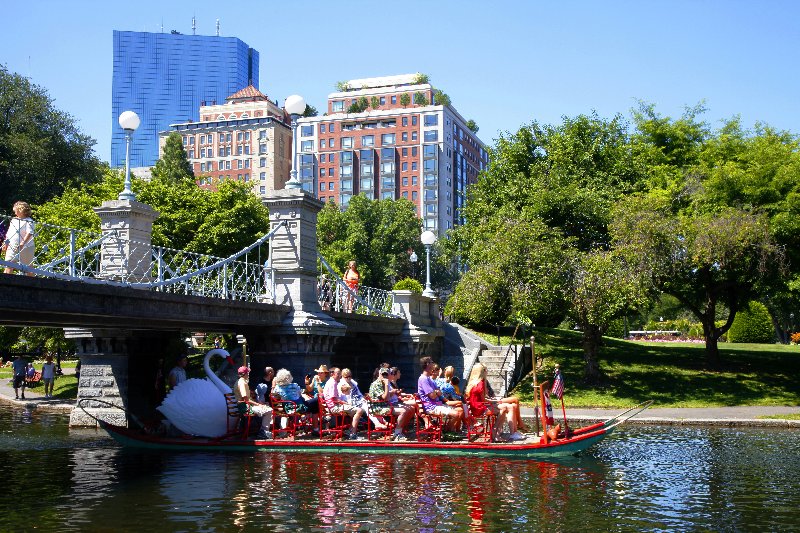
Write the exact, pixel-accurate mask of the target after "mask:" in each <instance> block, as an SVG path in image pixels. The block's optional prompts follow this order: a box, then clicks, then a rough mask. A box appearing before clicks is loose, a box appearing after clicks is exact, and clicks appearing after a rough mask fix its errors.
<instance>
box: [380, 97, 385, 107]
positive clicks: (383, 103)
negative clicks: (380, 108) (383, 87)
mask: <svg viewBox="0 0 800 533" xmlns="http://www.w3.org/2000/svg"><path fill="white" fill-rule="evenodd" d="M381 105H386V97H385V96H381Z"/></svg>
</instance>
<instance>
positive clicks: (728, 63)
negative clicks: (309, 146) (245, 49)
mask: <svg viewBox="0 0 800 533" xmlns="http://www.w3.org/2000/svg"><path fill="white" fill-rule="evenodd" d="M2 13H3V18H4V21H5V24H4V29H3V31H2V32H0V64H4V65H5V66H6V67H7V68H8V69H9V70H10V71H12V72H16V73H18V74H21V75H23V76H26V77H28V78H30V80H31V81H32V82H33V83H35V84H37V85H39V86H41V87H43V88H45V89H46V90H47V92H48V94H49V95H50V97H51V98H52V99H53V100H54V102H55V106H56V107H57V108H58V109H61V110H63V111H66V112H67V113H69V114H70V115H72V116H73V117H74V118H75V119H76V122H77V124H78V127H79V128H80V129H81V131H83V132H84V133H86V134H88V135H89V136H91V137H92V138H94V139H95V140H96V141H97V144H96V146H95V151H96V155H97V156H98V157H99V158H100V159H101V160H103V161H108V160H109V159H110V155H111V129H112V124H113V123H115V122H114V121H116V117H113V118H112V117H111V76H112V67H113V42H112V32H113V30H129V31H150V32H160V31H162V27H163V31H165V32H169V31H170V30H177V31H179V32H181V33H184V34H191V32H192V29H191V23H192V16H195V17H196V19H197V33H198V34H201V35H214V34H215V32H216V21H217V19H219V21H220V34H221V35H224V36H233V37H238V38H240V39H241V40H243V41H244V42H246V43H247V44H248V45H250V46H251V47H253V48H255V49H256V50H258V51H259V54H260V76H259V80H260V84H259V85H260V89H261V91H262V92H264V93H265V94H267V95H268V96H269V97H270V98H272V99H277V100H279V102H280V103H281V104H283V100H284V99H285V98H286V97H287V96H289V95H291V94H300V95H302V96H303V97H304V98H305V99H306V101H307V102H308V103H309V104H311V105H313V106H315V107H316V108H317V109H319V110H320V112H322V111H323V110H324V109H325V108H326V99H327V95H328V94H329V93H331V92H334V90H335V84H336V82H337V81H342V80H348V79H356V78H366V77H374V76H387V75H393V74H406V73H414V72H422V73H425V74H427V75H428V76H429V78H430V80H431V83H432V84H433V85H434V87H436V88H439V89H441V90H443V91H444V92H445V93H447V94H448V95H449V96H450V98H451V101H452V105H453V107H455V108H456V110H458V112H459V113H460V114H461V115H462V116H463V117H464V118H466V119H473V120H475V121H476V122H477V124H478V126H479V127H480V131H479V133H478V136H479V137H480V139H481V140H482V141H483V142H484V143H486V144H489V145H493V144H494V141H495V140H496V139H497V138H498V137H499V136H500V134H502V133H504V132H511V131H515V130H517V129H518V128H520V127H521V126H524V125H525V124H529V123H531V122H533V121H537V122H539V123H542V124H555V123H559V122H560V121H561V119H562V117H564V116H576V115H579V114H589V113H592V112H596V113H597V114H598V115H599V116H600V117H604V118H612V117H613V116H614V115H616V114H622V115H623V116H625V117H626V118H629V117H630V111H631V109H632V108H635V107H636V106H637V105H638V102H639V101H645V102H648V103H652V104H655V106H656V110H657V111H658V112H659V113H660V114H662V115H664V116H669V117H678V116H680V115H681V114H682V113H683V112H684V109H685V108H686V107H687V106H689V107H693V106H695V105H697V104H698V103H701V102H704V103H705V106H706V107H707V109H708V110H707V112H706V113H705V114H704V115H703V118H704V119H705V120H706V121H707V122H708V123H709V124H710V125H711V126H712V127H716V126H719V125H720V124H721V121H722V120H725V119H729V118H731V117H734V116H736V115H738V116H740V117H741V120H742V123H743V124H744V126H746V127H749V128H752V127H753V126H754V125H755V124H756V123H757V122H761V123H766V124H769V125H771V126H773V127H776V128H778V129H781V130H789V131H791V132H793V133H800V105H798V102H800V94H798V93H799V91H798V89H800V69H798V68H797V65H798V62H797V55H798V52H800V24H799V23H798V22H800V17H798V15H800V2H798V1H795V0H786V1H777V0H775V1H770V0H762V1H758V2H756V1H737V0H728V1H711V0H709V1H704V0H671V1H655V0H653V1H642V0H637V1H629V2H628V1H616V0H603V1H593V2H591V1H580V0H573V1H560V2H554V1H550V2H544V1H533V0H531V1H523V0H520V1H503V0H495V1H494V2H486V1H482V2H479V1H475V0H453V1H451V0H427V1H417V0H403V1H402V2H380V1H371V2H370V1H350V0H339V1H338V2H330V1H318V0H302V1H294V2H276V1H274V0H264V1H261V2H252V3H250V2H248V3H229V2H220V1H214V2H211V1H205V0H194V1H192V2H184V1H179V0H174V1H173V0H171V1H164V0H159V1H151V0H138V1H136V2H117V1H107V0H97V1H90V0H70V1H63V0H28V1H24V2H23V1H20V0H3V2H2Z"/></svg>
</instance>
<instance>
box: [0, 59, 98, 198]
mask: <svg viewBox="0 0 800 533" xmlns="http://www.w3.org/2000/svg"><path fill="white" fill-rule="evenodd" d="M94 144H95V141H94V140H93V139H92V138H90V137H89V136H87V135H84V134H83V133H81V132H80V130H79V129H78V127H77V126H76V124H75V120H74V119H73V118H72V117H71V116H70V115H68V114H67V113H64V112H63V111H60V110H58V109H56V108H55V106H54V105H53V101H52V100H51V98H50V96H48V94H47V91H45V90H44V89H43V88H41V87H39V86H38V85H35V84H32V83H31V82H30V81H28V79H26V78H24V77H23V76H20V75H18V74H15V73H12V72H9V71H8V69H7V68H6V67H5V66H3V65H0V199H2V203H3V204H4V205H2V206H0V207H1V208H3V209H9V212H10V207H11V204H13V203H14V202H15V201H16V200H25V201H27V202H29V203H31V204H40V203H42V202H45V201H47V200H49V199H50V198H52V197H54V196H56V195H58V194H61V192H62V191H63V190H64V189H65V188H67V187H69V186H76V187H77V186H80V185H82V184H91V183H96V182H97V181H99V180H100V178H101V175H102V170H101V166H100V164H99V161H98V160H97V159H96V158H95V156H94V153H93V148H92V147H93V146H94Z"/></svg>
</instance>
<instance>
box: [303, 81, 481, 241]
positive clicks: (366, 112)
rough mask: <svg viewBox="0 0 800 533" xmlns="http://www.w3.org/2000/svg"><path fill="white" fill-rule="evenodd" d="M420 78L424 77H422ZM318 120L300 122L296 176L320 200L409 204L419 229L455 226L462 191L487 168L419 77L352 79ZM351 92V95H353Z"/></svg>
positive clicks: (473, 142)
mask: <svg viewBox="0 0 800 533" xmlns="http://www.w3.org/2000/svg"><path fill="white" fill-rule="evenodd" d="M423 79H424V78H423ZM344 88H345V89H346V90H344V91H340V92H335V93H331V94H330V95H328V109H327V113H326V114H325V115H323V116H317V117H306V118H301V119H299V120H298V128H297V134H298V139H297V141H298V153H299V155H298V159H299V165H298V169H299V173H298V176H299V178H300V180H301V181H302V183H303V188H304V189H306V190H307V191H309V192H313V193H314V194H315V195H316V196H317V197H318V198H319V199H321V200H326V201H327V200H331V201H335V202H336V203H337V204H340V205H342V206H347V204H348V202H349V201H350V198H352V197H353V195H357V194H365V195H367V196H369V197H370V198H373V199H379V198H392V199H398V198H407V199H409V200H411V201H412V202H413V203H414V205H415V206H416V209H417V214H418V215H419V216H420V218H422V220H423V224H424V227H425V228H426V229H429V230H433V231H436V232H439V231H442V232H444V231H446V230H448V229H450V228H452V227H453V226H454V225H456V224H459V223H460V222H461V221H460V220H459V218H458V217H459V212H460V211H459V210H460V208H461V207H462V206H463V204H464V201H465V194H466V189H467V185H469V184H471V183H474V182H475V181H476V179H477V176H478V173H479V172H480V171H481V170H483V169H484V168H485V167H486V165H487V164H488V153H487V151H486V148H485V146H484V144H483V143H482V142H481V141H480V139H478V137H477V136H476V135H475V134H474V133H473V132H472V131H471V130H470V129H469V128H468V127H467V121H466V120H464V118H463V117H462V116H461V115H460V114H459V113H458V112H457V111H456V110H455V109H454V108H453V107H452V106H451V105H449V104H444V105H434V103H433V102H434V94H435V93H436V91H435V90H434V88H433V87H432V86H431V85H430V84H429V83H427V82H424V83H422V82H421V79H420V76H419V75H418V74H408V75H400V76H386V77H380V78H365V79H358V80H351V81H349V82H347V83H346V85H345V87H344ZM350 88H352V89H350Z"/></svg>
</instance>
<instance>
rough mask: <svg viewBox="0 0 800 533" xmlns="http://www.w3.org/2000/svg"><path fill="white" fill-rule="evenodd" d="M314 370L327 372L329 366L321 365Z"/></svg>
mask: <svg viewBox="0 0 800 533" xmlns="http://www.w3.org/2000/svg"><path fill="white" fill-rule="evenodd" d="M314 372H325V373H326V374H327V373H328V366H327V365H319V368H317V369H316V370H314Z"/></svg>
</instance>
